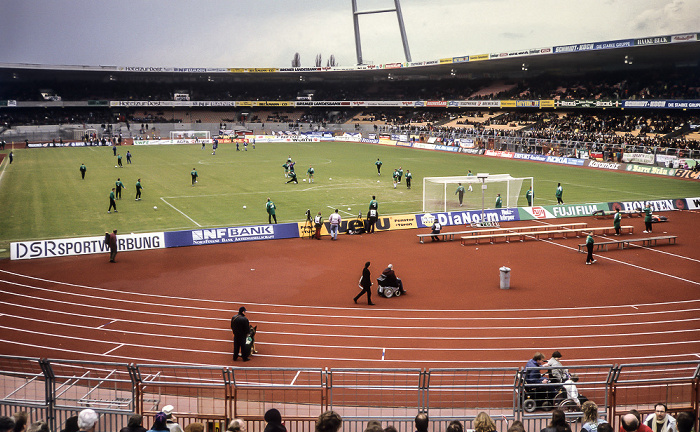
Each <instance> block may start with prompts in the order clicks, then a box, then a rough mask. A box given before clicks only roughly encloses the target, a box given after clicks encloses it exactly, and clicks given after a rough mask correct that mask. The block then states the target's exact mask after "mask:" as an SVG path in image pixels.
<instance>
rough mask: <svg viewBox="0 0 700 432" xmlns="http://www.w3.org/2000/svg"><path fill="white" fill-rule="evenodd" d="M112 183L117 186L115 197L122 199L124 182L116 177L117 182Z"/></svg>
mask: <svg viewBox="0 0 700 432" xmlns="http://www.w3.org/2000/svg"><path fill="white" fill-rule="evenodd" d="M114 185H115V186H116V188H117V195H116V196H117V199H118V200H120V199H122V188H123V187H124V183H122V179H121V178H117V182H116V183H115V184H114Z"/></svg>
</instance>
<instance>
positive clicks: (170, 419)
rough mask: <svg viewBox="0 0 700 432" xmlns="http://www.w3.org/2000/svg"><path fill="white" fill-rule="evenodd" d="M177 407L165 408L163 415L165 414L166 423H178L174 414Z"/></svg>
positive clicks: (169, 406)
mask: <svg viewBox="0 0 700 432" xmlns="http://www.w3.org/2000/svg"><path fill="white" fill-rule="evenodd" d="M173 411H175V407H174V406H172V405H166V406H164V407H163V414H165V422H166V423H170V424H175V423H177V417H175V414H173Z"/></svg>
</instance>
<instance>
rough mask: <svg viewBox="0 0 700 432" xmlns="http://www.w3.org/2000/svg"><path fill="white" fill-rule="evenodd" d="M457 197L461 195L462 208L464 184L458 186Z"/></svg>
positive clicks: (460, 204) (460, 203)
mask: <svg viewBox="0 0 700 432" xmlns="http://www.w3.org/2000/svg"><path fill="white" fill-rule="evenodd" d="M455 195H459V206H460V207H462V202H463V201H464V186H462V183H460V184H459V186H457V190H456V191H455Z"/></svg>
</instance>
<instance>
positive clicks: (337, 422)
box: [316, 411, 343, 432]
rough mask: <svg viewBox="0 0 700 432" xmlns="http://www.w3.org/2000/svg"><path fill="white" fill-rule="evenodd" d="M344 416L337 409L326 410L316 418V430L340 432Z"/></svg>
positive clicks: (319, 431)
mask: <svg viewBox="0 0 700 432" xmlns="http://www.w3.org/2000/svg"><path fill="white" fill-rule="evenodd" d="M342 425H343V418H342V417H340V414H338V413H337V412H335V411H326V412H324V413H322V414H321V415H320V416H318V418H317V419H316V432H338V431H339V430H340V427H341V426H342Z"/></svg>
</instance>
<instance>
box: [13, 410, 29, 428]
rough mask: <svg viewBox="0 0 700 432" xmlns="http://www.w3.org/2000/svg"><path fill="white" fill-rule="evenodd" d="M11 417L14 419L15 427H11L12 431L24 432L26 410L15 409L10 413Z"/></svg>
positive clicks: (26, 421)
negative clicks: (14, 411) (15, 410)
mask: <svg viewBox="0 0 700 432" xmlns="http://www.w3.org/2000/svg"><path fill="white" fill-rule="evenodd" d="M12 419H13V420H14V421H15V427H14V429H12V430H13V431H14V432H24V431H26V430H27V425H28V423H29V416H28V415H27V412H26V411H17V412H16V413H14V414H12Z"/></svg>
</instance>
